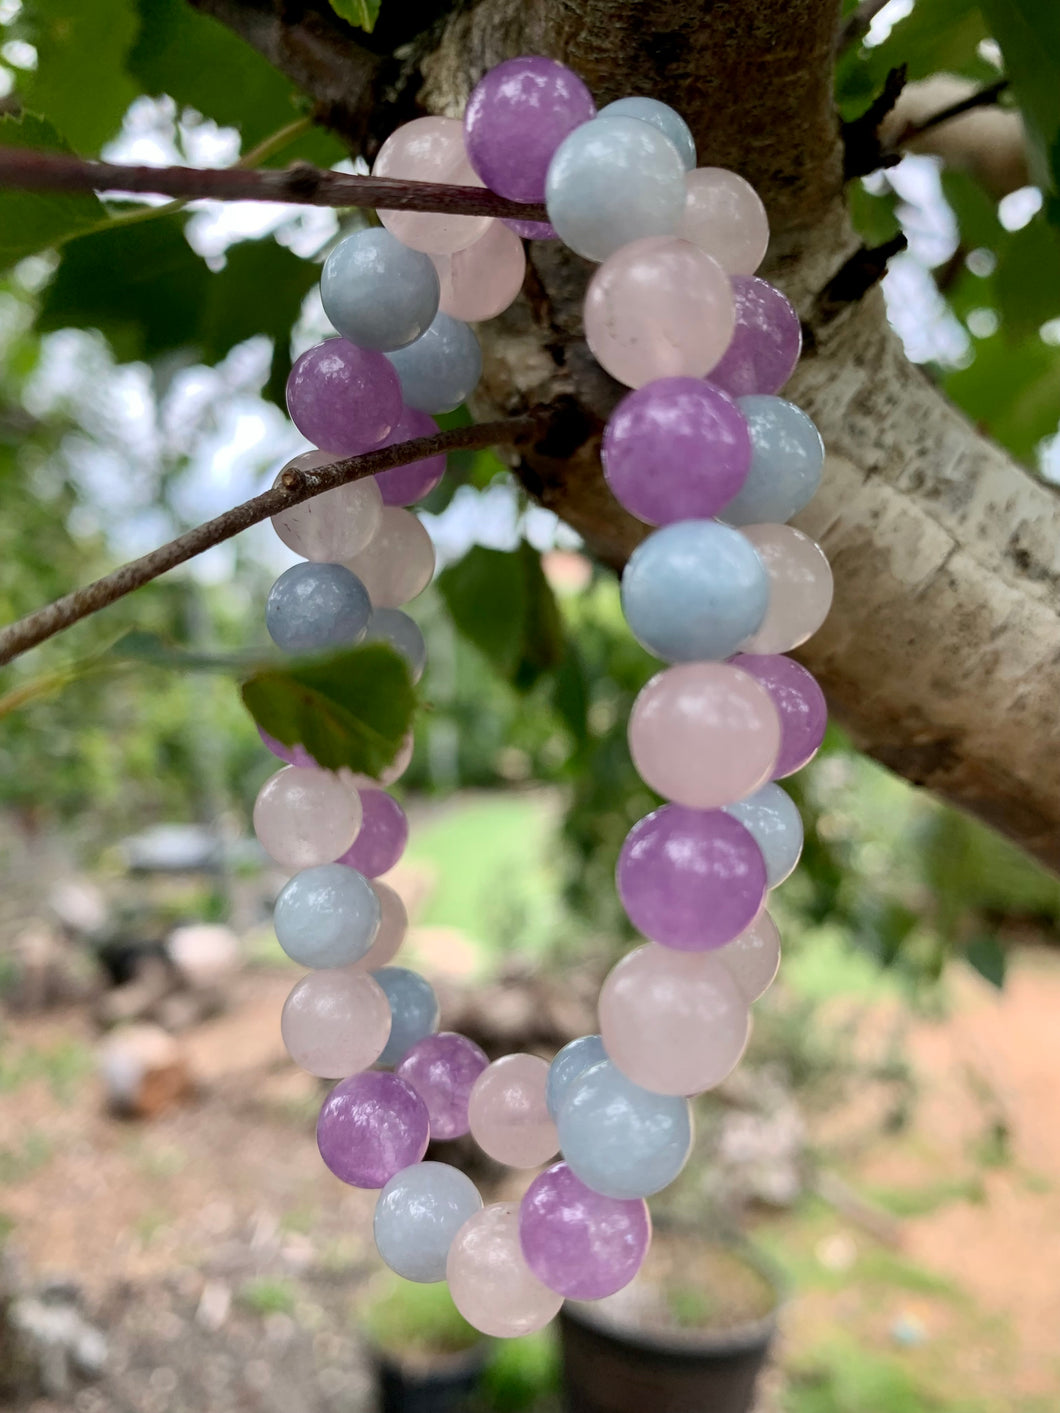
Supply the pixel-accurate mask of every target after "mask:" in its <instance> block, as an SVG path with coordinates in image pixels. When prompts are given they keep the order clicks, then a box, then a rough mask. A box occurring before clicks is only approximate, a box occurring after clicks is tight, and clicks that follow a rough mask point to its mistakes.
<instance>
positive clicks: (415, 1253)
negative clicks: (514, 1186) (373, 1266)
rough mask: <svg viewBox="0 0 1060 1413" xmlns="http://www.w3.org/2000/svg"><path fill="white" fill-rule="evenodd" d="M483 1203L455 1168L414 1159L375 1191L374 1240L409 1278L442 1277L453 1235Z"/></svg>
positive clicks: (391, 1263) (382, 1253)
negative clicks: (376, 1194) (410, 1165)
mask: <svg viewBox="0 0 1060 1413" xmlns="http://www.w3.org/2000/svg"><path fill="white" fill-rule="evenodd" d="M481 1209H482V1198H481V1197H480V1196H479V1194H478V1189H477V1188H476V1186H475V1184H474V1183H473V1182H472V1181H471V1179H470V1178H469V1177H468V1176H467V1175H466V1174H465V1173H462V1172H460V1170H459V1169H458V1168H454V1167H451V1166H450V1165H449V1164H448V1163H415V1164H414V1165H413V1166H412V1167H411V1168H403V1169H402V1170H401V1172H399V1173H395V1174H394V1176H393V1177H392V1178H391V1179H390V1181H389V1182H388V1183H387V1185H386V1186H385V1187H384V1188H383V1190H382V1192H380V1194H379V1200H378V1201H377V1202H376V1204H375V1223H374V1226H375V1244H376V1246H377V1247H378V1248H379V1254H380V1256H382V1258H383V1260H384V1261H385V1262H386V1264H387V1265H388V1266H389V1267H390V1269H391V1270H392V1271H396V1272H397V1273H398V1275H399V1276H404V1277H405V1279H406V1280H407V1281H421V1282H428V1281H441V1280H444V1279H445V1261H446V1257H447V1256H448V1255H449V1248H450V1246H452V1244H453V1237H454V1236H456V1234H457V1232H458V1231H459V1230H460V1228H461V1227H462V1226H463V1225H464V1223H465V1222H466V1221H467V1219H468V1218H469V1217H473V1216H474V1215H475V1213H476V1212H478V1211H481Z"/></svg>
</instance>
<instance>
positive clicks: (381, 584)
mask: <svg viewBox="0 0 1060 1413" xmlns="http://www.w3.org/2000/svg"><path fill="white" fill-rule="evenodd" d="M347 567H348V568H349V569H350V570H351V571H352V572H353V573H354V574H355V575H356V576H357V578H358V579H360V581H361V583H362V584H363V585H364V587H365V588H366V589H367V590H368V595H369V598H370V600H371V602H372V604H374V606H375V607H376V608H377V609H378V608H399V607H400V606H401V604H403V603H408V601H409V599H414V598H415V597H416V595H417V594H421V593H422V592H423V590H424V589H425V588H426V587H427V585H428V584H429V583H430V582H431V575H432V574H433V573H434V545H433V544H432V543H431V537H430V535H428V533H427V531H426V529H425V527H424V525H423V524H422V522H421V521H419V520H417V518H416V516H415V515H413V513H412V512H411V511H409V510H402V509H401V508H400V507H399V506H396V505H384V506H383V514H382V519H381V520H380V523H379V529H378V530H377V531H376V533H375V534H374V535H373V536H372V538H371V539H370V540H369V542H368V544H367V545H366V546H365V547H364V549H363V550H361V552H360V554H358V555H355V556H354V558H353V559H351V560H350V561H349V563H348V566H347ZM370 622H371V620H369V623H370ZM384 783H385V782H384Z"/></svg>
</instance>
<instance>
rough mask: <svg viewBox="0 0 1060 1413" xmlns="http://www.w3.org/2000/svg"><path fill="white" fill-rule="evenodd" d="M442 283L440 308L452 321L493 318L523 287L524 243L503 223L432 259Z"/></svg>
mask: <svg viewBox="0 0 1060 1413" xmlns="http://www.w3.org/2000/svg"><path fill="white" fill-rule="evenodd" d="M432 258H433V260H434V264H435V268H436V269H437V271H438V278H439V280H440V281H441V291H442V293H441V305H440V307H441V309H442V312H443V313H445V314H451V315H452V316H453V318H454V319H467V320H470V321H471V322H472V323H474V322H475V321H476V320H481V319H493V318H495V317H496V315H498V314H502V313H503V312H504V310H505V309H507V308H508V306H509V304H511V302H512V300H514V299H515V297H516V295H517V294H518V293H519V291H520V290H521V289H522V287H523V277H524V275H525V274H526V253H525V251H524V250H523V243H522V241H521V240H520V239H519V237H518V235H516V233H515V232H514V231H513V230H510V229H509V227H508V226H506V225H505V224H504V222H503V221H493V222H491V224H490V227H489V229H488V230H487V232H486V234H485V235H484V236H483V237H482V238H481V239H480V240H477V241H476V242H475V244H474V245H469V246H468V248H467V249H466V250H458V251H457V252H456V253H455V254H453V255H435V256H433V257H432Z"/></svg>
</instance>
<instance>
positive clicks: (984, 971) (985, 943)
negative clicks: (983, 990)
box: [964, 932, 1007, 991]
mask: <svg viewBox="0 0 1060 1413" xmlns="http://www.w3.org/2000/svg"><path fill="white" fill-rule="evenodd" d="M964 960H965V961H966V962H967V963H968V965H969V966H971V967H974V968H975V970H976V971H977V972H978V973H979V975H980V976H981V977H983V978H984V979H985V980H986V981H989V983H990V985H991V986H996V987H997V989H998V990H999V991H1000V990H1001V988H1002V987H1003V986H1004V984H1005V968H1006V965H1007V958H1006V956H1005V952H1004V949H1003V948H1002V946H1001V943H1000V942H999V941H998V940H997V938H996V937H995V936H994V935H993V934H992V933H989V932H981V933H979V935H978V936H977V937H973V938H972V940H971V941H970V942H969V943H968V945H967V947H965V949H964Z"/></svg>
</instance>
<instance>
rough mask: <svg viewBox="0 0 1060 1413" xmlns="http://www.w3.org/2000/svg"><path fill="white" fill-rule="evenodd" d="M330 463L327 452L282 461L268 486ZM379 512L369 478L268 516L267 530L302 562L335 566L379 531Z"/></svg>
mask: <svg viewBox="0 0 1060 1413" xmlns="http://www.w3.org/2000/svg"><path fill="white" fill-rule="evenodd" d="M335 460H336V458H335V456H334V455H333V454H329V453H327V452H323V451H305V452H303V453H302V454H301V456H296V457H294V458H293V460H291V461H289V462H288V463H287V465H286V466H285V467H284V468H283V471H281V472H280V474H279V475H278V476H277V477H276V480H275V481H274V482H273V487H274V488H275V487H277V486H280V485H281V484H282V483H283V477H284V475H285V473H286V472H288V471H294V472H295V473H298V472H301V471H319V470H320V469H321V468H322V467H324V466H331V465H333V464H334V462H335ZM382 513H383V498H382V496H381V495H380V493H379V487H378V486H377V485H376V483H375V479H374V477H372V476H365V477H364V478H363V479H362V480H360V481H350V482H348V483H347V484H346V485H345V486H336V487H335V489H334V490H333V491H324V492H323V493H322V494H321V495H318V496H313V497H312V499H310V500H304V501H302V502H301V504H300V505H292V506H290V507H289V508H288V509H287V510H281V511H280V513H279V514H278V515H274V516H273V517H272V528H273V529H274V530H275V531H276V533H277V535H279V537H280V539H281V540H282V541H283V542H284V544H285V545H286V546H287V547H288V548H289V549H293V550H294V552H295V554H300V555H301V556H302V557H303V558H304V559H313V560H316V561H317V562H318V563H322V564H337V563H340V562H341V561H342V560H343V559H346V558H348V557H349V556H350V555H351V554H357V553H358V551H360V550H362V549H363V548H364V546H365V545H366V544H367V543H368V541H369V540H370V539H371V538H372V536H373V535H374V534H375V532H376V531H377V530H378V529H379V520H380V517H381V516H382Z"/></svg>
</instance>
